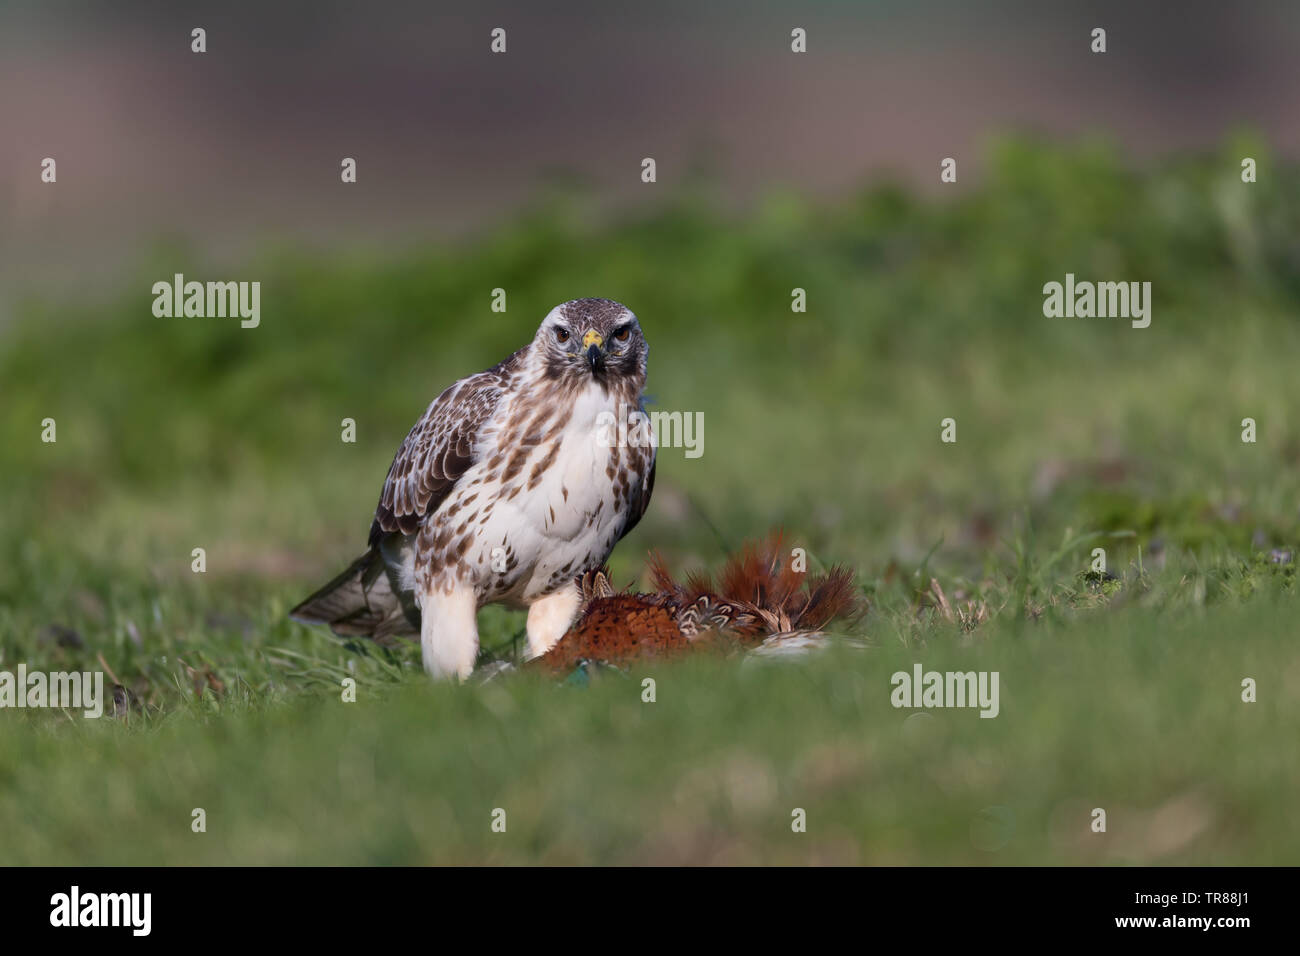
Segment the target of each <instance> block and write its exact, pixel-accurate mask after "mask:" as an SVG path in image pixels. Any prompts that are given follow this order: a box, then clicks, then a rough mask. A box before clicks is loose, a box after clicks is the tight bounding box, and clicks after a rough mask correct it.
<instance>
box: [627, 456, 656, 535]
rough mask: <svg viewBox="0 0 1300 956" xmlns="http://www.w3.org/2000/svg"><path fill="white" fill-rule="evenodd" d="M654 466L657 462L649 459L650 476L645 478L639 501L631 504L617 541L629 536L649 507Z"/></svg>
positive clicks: (652, 489)
mask: <svg viewBox="0 0 1300 956" xmlns="http://www.w3.org/2000/svg"><path fill="white" fill-rule="evenodd" d="M656 464H658V462H657V461H656V460H655V459H654V458H652V459H650V474H649V475H648V476H647V477H646V480H645V486H644V490H643V491H642V492H641V500H640V501H634V502H632V506H631V507H630V508H629V509H628V518H627V523H626V524H624V525H623V531H622V533H621V534H620V535H619V536H618V540H620V541H622V540H623V539H624V538H626V537H627V536H628V535H629V534H631V532H632V529H633V528H635V527H636V526H637V525H638V524H639V523H640V521H641V518H642V517H643V516H644V515H645V513H646V510H647V509H648V508H649V507H650V496H651V495H652V494H653V493H654V490H655V465H656Z"/></svg>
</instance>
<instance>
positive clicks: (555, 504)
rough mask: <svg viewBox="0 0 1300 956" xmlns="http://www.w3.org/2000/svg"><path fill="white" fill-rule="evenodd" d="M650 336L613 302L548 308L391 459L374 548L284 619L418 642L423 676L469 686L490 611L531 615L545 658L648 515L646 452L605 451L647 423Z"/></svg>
mask: <svg viewBox="0 0 1300 956" xmlns="http://www.w3.org/2000/svg"><path fill="white" fill-rule="evenodd" d="M646 353H647V346H646V342H645V338H644V337H643V336H642V334H641V327H640V325H639V324H638V322H637V318H636V316H635V315H633V314H632V312H631V311H630V310H628V309H627V308H626V307H625V306H623V305H620V304H619V303H617V302H614V301H611V300H610V299H575V300H573V301H572V302H565V303H564V304H562V305H558V306H556V307H555V308H554V309H552V310H551V311H550V312H549V313H548V314H547V316H546V318H545V319H543V320H542V324H541V327H540V328H539V329H538V330H537V334H536V336H534V338H533V341H532V342H531V343H530V344H528V345H526V346H524V347H523V348H522V349H520V350H519V351H518V352H515V353H514V354H513V355H511V356H510V357H509V358H507V359H506V360H505V361H503V362H501V363H500V364H498V365H495V366H493V367H492V368H490V369H488V370H487V371H484V372H479V373H478V374H477V375H471V376H470V377H468V378H464V379H461V380H460V381H459V382H457V383H456V384H454V385H452V386H451V387H450V388H448V389H447V390H446V391H445V392H443V393H442V394H441V395H439V396H438V397H437V398H435V399H434V400H433V403H432V404H431V405H429V407H428V409H427V410H426V411H425V413H424V417H422V418H421V419H420V420H419V421H418V422H417V423H416V424H415V427H414V428H412V429H411V432H410V434H408V435H407V436H406V440H405V441H403V442H402V445H401V447H400V448H398V450H397V456H396V457H395V458H394V459H393V464H392V466H391V467H390V468H389V469H388V477H387V479H386V480H385V481H384V488H383V492H382V493H381V494H380V496H379V505H378V507H377V508H376V509H375V517H374V521H373V523H372V524H371V527H370V542H369V543H370V548H369V550H367V551H366V553H365V554H363V555H362V556H361V557H360V558H358V559H357V560H356V561H354V562H353V563H352V565H351V566H350V567H349V568H348V569H347V570H346V571H344V572H343V573H342V574H340V575H339V576H338V577H337V578H335V579H334V580H333V581H331V582H330V583H329V584H327V585H325V586H324V587H323V588H321V589H320V590H319V591H317V592H316V593H315V594H313V595H312V596H311V597H309V598H307V600H305V601H303V602H302V603H301V604H299V605H298V606H297V607H296V608H294V609H293V611H292V612H290V616H291V617H292V618H294V619H295V620H297V621H301V622H304V623H307V624H328V625H329V626H330V627H331V628H332V629H333V631H334V632H335V633H336V634H341V635H366V636H369V637H373V638H375V639H377V640H379V641H384V642H387V641H389V640H391V638H393V637H394V636H397V635H403V634H408V635H413V634H415V633H419V635H420V645H421V648H422V652H423V659H424V667H425V669H426V670H427V671H428V672H429V673H430V674H432V675H434V676H435V677H458V678H461V679H464V678H465V677H467V676H469V674H470V672H471V671H472V670H473V669H474V662H475V659H476V658H477V656H478V623H477V613H478V610H479V608H481V607H483V606H484V605H485V604H491V603H502V604H505V605H507V606H510V607H517V608H525V607H526V608H527V609H528V625H527V632H528V652H529V655H530V656H532V657H537V656H540V655H542V654H545V653H546V652H547V651H548V650H549V649H550V648H551V647H552V646H553V645H554V644H555V643H556V642H557V641H558V640H559V639H560V637H561V636H562V635H563V634H564V633H565V632H566V631H567V630H568V629H569V625H570V624H571V623H572V622H573V620H574V618H575V616H576V615H577V613H578V609H579V606H580V604H581V601H582V594H581V591H580V589H579V585H578V583H577V582H578V579H579V578H581V577H582V576H583V575H584V574H586V573H587V572H588V571H592V570H595V569H598V568H600V567H601V565H602V564H604V562H605V560H606V559H607V558H608V557H609V554H610V552H611V551H613V549H614V545H615V544H616V543H618V541H619V539H620V538H622V537H623V536H624V535H626V534H627V533H628V532H629V531H631V530H632V529H633V528H634V527H635V526H636V524H637V522H638V521H640V520H641V516H642V515H643V514H645V510H646V507H647V506H648V505H649V503H650V493H651V490H652V489H653V488H654V477H655V446H654V442H653V436H652V435H650V434H649V429H641V430H639V431H638V432H637V434H638V435H639V436H643V437H642V438H638V440H637V441H625V442H624V443H623V444H622V445H620V444H619V442H618V441H617V440H615V437H616V436H615V434H614V432H615V430H613V429H611V428H610V427H609V423H610V422H614V421H626V420H628V419H629V418H631V417H632V415H633V413H640V414H641V415H644V414H645V410H644V407H643V404H642V394H641V393H642V389H643V388H644V386H645V377H646Z"/></svg>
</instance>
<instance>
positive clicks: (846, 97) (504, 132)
mask: <svg viewBox="0 0 1300 956" xmlns="http://www.w3.org/2000/svg"><path fill="white" fill-rule="evenodd" d="M542 6H543V5H541V4H536V3H527V2H521V0H514V2H496V3H470V2H461V3H422V2H412V0H406V2H380V3H365V4H342V3H310V4H301V3H294V4H288V3H277V4H261V3H244V2H233V3H232V2H228V0H222V2H206V3H203V2H200V3H191V2H186V3H162V2H156V3H113V4H90V3H60V2H52V3H31V2H17V3H7V4H3V5H0V281H5V282H6V283H7V285H8V287H9V288H10V290H11V291H12V290H14V289H15V288H21V286H22V284H23V282H24V280H28V281H34V282H45V281H54V282H57V284H58V285H59V287H60V288H65V287H68V286H71V285H75V284H76V283H77V282H78V281H80V282H100V281H104V280H107V281H109V282H112V281H114V280H115V279H117V278H118V277H119V276H120V275H121V274H122V267H123V265H124V264H125V263H128V262H129V261H130V260H131V257H132V256H133V255H135V254H138V250H139V249H140V247H141V244H142V243H147V242H150V241H152V240H154V239H156V238H160V237H161V238H168V239H177V238H181V239H185V240H188V241H189V242H191V243H192V244H193V245H194V246H195V248H196V249H198V250H201V251H202V252H204V253H205V254H207V255H210V256H213V257H214V258H215V259H216V261H218V262H220V261H222V260H223V259H228V258H230V257H233V256H238V255H242V254H244V253H245V251H246V246H247V244H248V243H249V242H252V241H254V240H256V241H257V242H259V243H265V242H267V241H271V240H275V239H281V240H288V241H292V242H311V243H338V242H344V243H356V244H362V245H365V244H370V243H379V244H381V245H382V244H387V243H401V242H406V241H409V240H410V239H411V238H412V237H418V236H426V235H434V236H439V235H441V236H445V235H459V234H463V233H464V232H465V231H466V230H477V229H480V228H483V227H487V226H490V225H491V224H492V223H494V222H498V221H500V220H501V219H502V218H504V217H505V216H506V215H507V214H508V213H509V212H510V211H511V210H513V209H515V208H516V207H517V206H518V205H519V204H520V203H521V202H524V201H526V200H527V199H528V198H529V197H531V196H534V195H536V194H537V193H538V191H539V189H542V188H545V187H546V186H547V185H548V184H553V183H554V182H566V183H572V182H575V181H578V182H583V183H586V184H587V185H588V187H589V189H590V194H591V196H592V199H593V205H594V207H595V208H598V209H602V208H603V209H609V208H616V207H618V206H620V205H622V204H626V203H635V202H637V201H640V200H644V199H646V198H649V197H650V196H651V195H652V194H651V193H650V192H648V188H647V187H645V186H643V185H642V184H641V183H640V181H639V172H640V166H639V164H640V160H641V158H642V157H644V156H653V157H655V159H656V160H657V162H658V167H659V184H658V186H657V188H659V189H669V188H672V186H673V184H674V183H675V182H678V181H680V180H681V179H682V178H683V176H686V175H692V176H701V175H707V176H709V177H710V180H711V182H713V184H714V185H715V186H718V187H720V192H722V194H723V195H725V196H726V197H727V198H729V199H730V200H731V201H734V202H741V203H743V202H745V201H746V200H747V199H750V198H752V197H753V196H754V195H755V194H756V193H757V192H759V191H761V190H762V189H766V188H770V187H789V188H792V189H794V190H796V191H799V192H801V193H814V194H823V195H824V194H831V195H834V194H836V193H837V192H838V191H842V190H845V189H846V188H847V187H849V186H851V185H853V184H856V183H858V182H860V181H861V180H862V179H863V178H864V177H865V176H868V175H870V174H872V173H873V172H879V171H882V170H888V171H891V172H893V173H895V174H896V175H898V176H899V177H900V178H903V179H906V180H909V181H912V182H915V183H917V184H920V185H922V186H924V187H932V186H935V185H937V172H938V162H939V160H940V159H941V158H942V157H945V156H955V157H958V159H959V162H960V165H959V170H960V174H961V177H962V181H963V182H964V183H968V182H973V181H976V180H977V178H978V174H979V160H980V155H981V154H980V149H981V145H982V144H983V143H984V142H985V141H986V139H987V138H988V137H989V136H991V135H993V134H994V133H995V132H1006V131H1007V130H1009V129H1033V130H1038V131H1041V132H1045V133H1048V134H1054V135H1071V136H1072V135H1077V134H1086V133H1089V132H1091V131H1093V130H1103V129H1104V130H1105V135H1106V136H1107V137H1108V138H1110V139H1112V140H1117V141H1119V142H1120V144H1121V145H1122V147H1123V148H1124V149H1125V150H1126V151H1130V152H1132V153H1133V154H1135V155H1138V156H1143V157H1147V156H1153V155H1159V154H1161V153H1163V152H1165V151H1170V150H1174V149H1179V148H1186V147H1193V148H1195V147H1198V146H1202V145H1205V146H1208V145H1210V144H1213V143H1216V142H1219V141H1221V139H1222V137H1223V136H1224V135H1225V134H1226V133H1228V132H1230V131H1232V130H1234V129H1238V128H1241V127H1247V128H1253V129H1255V130H1257V131H1259V132H1260V133H1262V134H1263V135H1264V137H1265V139H1266V140H1267V141H1268V142H1269V143H1270V145H1271V146H1272V147H1273V148H1274V149H1275V150H1278V151H1280V152H1282V153H1284V154H1285V153H1289V154H1294V153H1295V152H1296V151H1297V149H1300V99H1297V97H1296V96H1295V74H1296V69H1297V68H1296V51H1297V49H1300V4H1296V3H1290V2H1258V0H1256V2H1244V3H1232V4H1229V3H1222V2H1181V0H1180V2H1144V3H1133V2H1113V3H1044V2H982V3H960V2H942V0H929V2H910V3H905V2H862V3H837V2H821V3H807V2H805V3H775V2H767V0H762V2H749V3H713V4H699V3H690V2H664V3H655V4H631V3H608V2H604V3H597V2H590V3H586V2H577V3H556V4H546V5H545V7H546V9H545V10H543V9H541V8H542ZM195 26H202V27H204V28H205V29H206V30H207V35H208V52H207V53H206V54H204V55H195V54H193V53H191V52H190V30H191V29H192V28H193V27H195ZM496 26H501V27H504V28H505V29H506V30H507V31H508V43H509V47H508V52H507V54H506V55H504V56H500V55H493V54H492V53H490V52H489V33H490V30H491V29H492V28H493V27H496ZM795 26H802V27H804V28H805V29H807V31H808V36H809V40H808V44H809V52H808V54H807V55H805V56H795V55H793V54H791V53H790V52H789V42H790V39H789V35H790V30H791V28H793V27H795ZM1094 26H1104V27H1105V28H1106V29H1107V31H1108V45H1109V51H1108V52H1107V53H1106V54H1105V55H1104V56H1097V55H1093V54H1091V53H1090V52H1089V32H1090V30H1091V28H1092V27H1094ZM1171 37H1174V38H1176V42H1170V39H1171ZM45 156H52V157H54V158H55V159H56V160H57V162H58V174H59V183H58V189H57V190H55V189H50V188H46V187H45V186H44V185H43V184H42V183H41V182H40V180H39V164H40V161H41V159H42V158H43V157H45ZM344 156H352V157H355V158H356V159H357V160H358V164H359V182H358V183H357V184H356V185H355V186H354V187H351V188H348V189H343V188H341V184H340V182H339V162H340V160H341V158H342V157H344ZM71 275H75V276H77V277H79V278H78V279H71V278H70V276H71ZM47 291H48V290H47Z"/></svg>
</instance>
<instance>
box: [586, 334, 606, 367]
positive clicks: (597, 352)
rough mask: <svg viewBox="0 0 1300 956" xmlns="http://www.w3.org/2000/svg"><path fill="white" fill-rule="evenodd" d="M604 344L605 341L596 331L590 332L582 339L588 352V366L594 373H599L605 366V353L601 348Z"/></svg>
mask: <svg viewBox="0 0 1300 956" xmlns="http://www.w3.org/2000/svg"><path fill="white" fill-rule="evenodd" d="M604 344H605V340H604V339H602V338H601V337H600V333H599V332H597V331H596V330H595V329H592V330H590V331H588V332H587V334H586V335H584V336H583V337H582V347H583V348H584V349H586V350H587V365H588V366H589V367H590V368H591V370H592V372H599V371H600V370H601V369H602V368H603V367H604V365H605V353H604V352H602V351H601V346H602V345H604Z"/></svg>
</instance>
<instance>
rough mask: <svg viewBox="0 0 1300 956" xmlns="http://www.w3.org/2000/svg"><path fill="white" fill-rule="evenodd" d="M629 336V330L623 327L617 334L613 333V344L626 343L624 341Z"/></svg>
mask: <svg viewBox="0 0 1300 956" xmlns="http://www.w3.org/2000/svg"><path fill="white" fill-rule="evenodd" d="M631 334H632V332H631V330H630V329H629V328H628V327H627V326H626V325H625V326H623V327H622V328H621V329H619V330H618V331H617V332H615V333H614V341H615V342H626V341H627V340H628V337H629V336H630V335H631Z"/></svg>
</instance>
